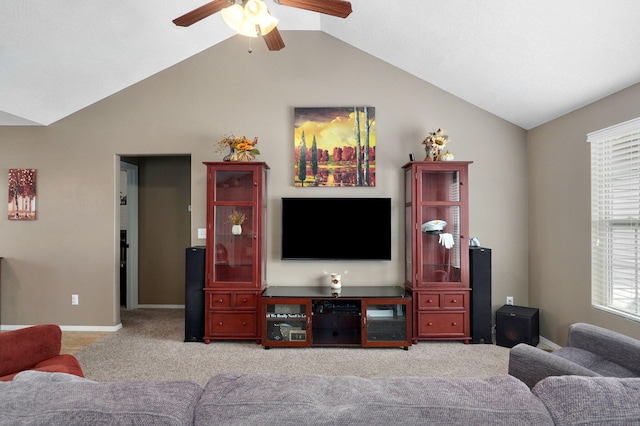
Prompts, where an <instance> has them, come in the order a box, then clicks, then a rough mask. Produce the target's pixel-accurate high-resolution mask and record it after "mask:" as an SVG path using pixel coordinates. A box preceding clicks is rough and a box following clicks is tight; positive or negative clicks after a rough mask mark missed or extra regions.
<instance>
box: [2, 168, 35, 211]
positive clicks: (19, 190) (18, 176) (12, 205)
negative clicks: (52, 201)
mask: <svg viewBox="0 0 640 426" xmlns="http://www.w3.org/2000/svg"><path fill="white" fill-rule="evenodd" d="M8 182H9V209H8V218H9V220H36V169H9V181H8Z"/></svg>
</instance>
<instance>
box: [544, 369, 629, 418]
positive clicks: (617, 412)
mask: <svg viewBox="0 0 640 426" xmlns="http://www.w3.org/2000/svg"><path fill="white" fill-rule="evenodd" d="M532 392H533V394H534V395H536V396H537V397H538V398H540V400H541V401H542V402H544V404H545V405H546V406H547V409H548V410H549V412H550V413H551V416H552V417H553V420H554V421H555V423H556V424H557V425H575V424H581V425H603V426H604V425H606V426H611V425H640V379H639V378H631V379H629V378H626V379H620V378H614V377H582V376H555V377H548V378H546V379H544V380H541V381H540V382H538V384H537V385H535V386H534V388H533V390H532Z"/></svg>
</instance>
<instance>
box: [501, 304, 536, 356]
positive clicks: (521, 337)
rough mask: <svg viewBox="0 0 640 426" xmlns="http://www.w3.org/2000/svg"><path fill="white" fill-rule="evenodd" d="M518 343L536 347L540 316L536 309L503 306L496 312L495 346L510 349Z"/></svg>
mask: <svg viewBox="0 0 640 426" xmlns="http://www.w3.org/2000/svg"><path fill="white" fill-rule="evenodd" d="M518 343H526V344H528V345H531V346H538V343H540V314H539V312H538V309H537V308H528V307H525V306H514V305H504V306H503V307H502V308H500V309H498V310H497V311H496V344H497V345H498V346H505V347H507V348H512V347H514V346H515V345H517V344H518Z"/></svg>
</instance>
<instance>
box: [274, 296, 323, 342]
mask: <svg viewBox="0 0 640 426" xmlns="http://www.w3.org/2000/svg"><path fill="white" fill-rule="evenodd" d="M263 301H264V315H265V318H264V321H265V329H264V330H265V332H264V335H263V336H262V344H263V345H264V346H265V347H269V346H309V344H310V334H309V333H308V328H309V327H308V326H309V323H310V316H309V314H310V312H311V309H310V302H309V301H304V300H293V299H287V300H278V301H277V302H276V301H269V300H267V299H263Z"/></svg>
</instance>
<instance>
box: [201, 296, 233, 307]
mask: <svg viewBox="0 0 640 426" xmlns="http://www.w3.org/2000/svg"><path fill="white" fill-rule="evenodd" d="M207 302H208V303H207V306H208V307H209V309H215V308H230V307H231V293H207Z"/></svg>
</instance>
